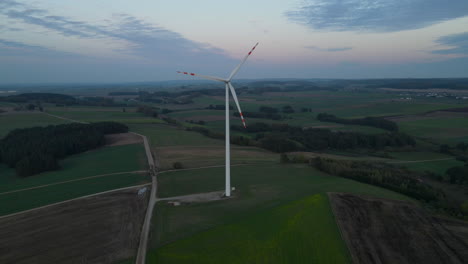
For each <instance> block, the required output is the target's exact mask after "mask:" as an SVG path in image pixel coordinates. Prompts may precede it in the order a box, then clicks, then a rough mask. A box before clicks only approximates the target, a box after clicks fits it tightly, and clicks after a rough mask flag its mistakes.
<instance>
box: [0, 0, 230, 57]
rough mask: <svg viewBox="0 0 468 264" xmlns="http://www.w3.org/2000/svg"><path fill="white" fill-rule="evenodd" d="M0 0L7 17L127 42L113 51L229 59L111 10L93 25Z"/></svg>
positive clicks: (63, 31) (65, 32) (77, 34)
mask: <svg viewBox="0 0 468 264" xmlns="http://www.w3.org/2000/svg"><path fill="white" fill-rule="evenodd" d="M2 1H4V2H1V4H0V14H3V15H5V16H7V17H8V18H9V19H13V20H16V21H20V22H23V23H26V24H30V25H36V26H41V27H43V28H46V29H49V30H51V31H53V32H56V33H58V34H61V35H63V36H65V37H74V38H83V39H109V40H123V41H125V42H126V43H128V45H127V46H125V47H121V48H120V49H119V50H115V51H116V52H118V53H123V54H127V55H132V56H136V57H139V58H141V59H142V60H144V61H146V62H150V61H153V62H155V63H164V62H170V61H178V62H189V61H191V60H192V61H193V60H194V59H198V60H199V61H200V62H203V61H204V62H206V63H209V62H213V63H214V62H219V61H220V60H224V61H230V58H229V56H228V55H227V54H226V52H225V51H223V50H221V49H219V48H215V47H213V46H211V45H208V44H205V43H199V42H195V41H191V40H189V39H187V38H184V37H183V36H182V35H180V34H179V33H177V32H173V31H170V30H168V29H165V28H163V27H160V26H157V25H154V24H151V23H148V22H145V21H144V20H142V19H139V18H137V17H134V16H131V15H128V14H114V15H113V16H112V18H111V19H110V20H107V22H106V23H103V24H101V25H97V24H90V23H88V22H85V21H79V20H76V19H72V18H69V17H64V16H57V15H54V14H51V13H50V12H49V11H47V10H45V9H41V8H35V7H32V6H29V5H26V4H22V3H19V2H17V1H14V0H2Z"/></svg>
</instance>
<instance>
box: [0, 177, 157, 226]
mask: <svg viewBox="0 0 468 264" xmlns="http://www.w3.org/2000/svg"><path fill="white" fill-rule="evenodd" d="M150 184H151V183H149V182H148V183H145V184H140V185H133V186H129V187H124V188H119V189H113V190H108V191H104V192H99V193H93V194H89V195H85V196H80V197H77V198H73V199H69V200H65V201H61V202H58V203H53V204H48V205H44V206H40V207H36V208H32V209H28V210H25V211H21V212H16V213H13V214H9V215H2V216H0V219H3V218H7V217H11V216H15V215H19V214H23V213H27V212H32V211H36V210H40V209H44V208H47V207H51V206H55V205H59V204H64V203H68V202H71V201H76V200H80V199H84V198H89V197H93V196H98V195H101V194H106V193H112V192H120V191H124V190H128V189H133V188H135V189H136V188H141V187H145V186H147V185H150Z"/></svg>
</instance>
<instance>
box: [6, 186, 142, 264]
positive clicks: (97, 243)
mask: <svg viewBox="0 0 468 264" xmlns="http://www.w3.org/2000/svg"><path fill="white" fill-rule="evenodd" d="M69 187H71V186H69ZM77 187H78V188H84V187H85V186H77ZM74 189H75V188H68V189H67V190H68V191H74ZM140 190H141V187H139V188H130V189H127V190H124V191H118V192H110V193H106V194H101V195H98V196H93V197H87V198H83V199H79V200H74V201H71V202H68V203H63V204H58V205H52V206H49V207H46V208H40V209H37V210H34V211H29V212H26V213H23V214H17V215H14V216H8V217H0V263H17V264H25V263H37V264H47V263H64V264H67V263H112V262H115V261H119V260H122V259H127V258H130V257H132V256H134V255H135V254H136V250H137V247H138V244H139V241H140V231H141V225H142V222H143V218H144V215H145V212H146V206H147V203H148V196H149V195H148V194H149V192H148V191H146V192H144V193H143V194H141V193H139V191H140ZM31 195H32V194H31ZM29 199H32V200H34V199H36V197H34V196H29Z"/></svg>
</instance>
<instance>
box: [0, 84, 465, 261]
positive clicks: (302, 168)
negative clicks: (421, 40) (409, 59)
mask: <svg viewBox="0 0 468 264" xmlns="http://www.w3.org/2000/svg"><path fill="white" fill-rule="evenodd" d="M249 86H250V85H249ZM252 86H253V87H249V88H242V89H241V90H240V91H239V93H238V96H239V98H240V101H241V107H242V110H243V111H244V112H246V113H248V112H252V113H254V114H255V113H259V112H260V111H261V110H260V107H261V106H268V107H271V108H275V109H276V110H275V109H274V111H277V114H278V115H279V118H276V117H275V119H273V118H264V117H258V116H257V117H255V118H253V117H249V116H248V114H245V117H246V121H247V125H248V126H249V127H250V126H252V125H253V124H255V123H265V124H276V125H277V126H276V127H280V124H288V125H289V126H291V127H292V126H294V127H295V128H291V130H294V129H296V128H301V129H300V130H302V129H309V128H312V129H319V128H320V129H323V130H330V131H331V133H337V132H343V133H344V134H343V135H346V133H350V132H351V133H350V134H352V133H355V134H359V135H361V134H362V135H363V136H362V138H372V137H375V136H377V135H382V134H391V133H392V132H389V131H388V130H384V129H382V128H378V127H372V126H366V125H362V124H361V125H356V124H343V123H333V122H322V121H320V120H318V119H317V115H318V114H319V113H328V114H333V115H336V116H337V117H339V118H345V119H356V118H365V117H367V116H372V117H379V118H385V119H386V120H390V121H392V122H395V124H397V125H398V127H399V131H400V132H403V133H406V134H408V135H409V136H410V137H414V142H415V144H414V145H412V144H406V145H405V144H400V145H399V144H393V145H389V146H383V147H379V148H375V149H373V148H370V147H362V146H361V147H348V148H333V147H328V148H322V149H313V148H312V149H307V148H305V147H304V146H305V145H304V144H302V141H299V140H301V137H300V136H297V134H296V136H297V137H296V138H295V140H294V144H296V145H297V146H299V147H298V148H296V149H295V150H294V151H291V152H287V153H286V154H287V157H288V159H289V160H286V161H285V160H283V159H282V158H281V159H280V153H274V152H271V151H269V150H267V149H266V148H264V145H262V144H261V142H262V139H263V138H265V137H267V136H268V134H269V133H270V132H269V131H260V132H248V131H246V130H242V129H232V135H234V137H242V138H247V139H248V140H250V141H248V143H245V144H237V143H238V141H236V144H237V145H236V144H232V145H231V155H232V157H231V162H232V165H233V166H232V169H231V173H232V174H231V177H232V186H234V187H235V191H233V197H232V198H229V199H222V200H217V201H209V202H202V203H197V202H182V204H181V205H178V206H174V205H173V204H172V203H170V202H168V201H171V197H175V196H181V195H191V194H203V193H208V192H214V191H221V190H223V189H224V167H223V165H224V151H225V150H224V138H223V133H224V126H225V124H224V108H222V107H219V105H221V106H224V96H220V95H219V94H218V91H210V90H209V89H207V90H208V92H203V89H201V90H199V91H197V92H196V93H194V94H190V92H189V91H187V89H186V88H180V89H178V88H175V89H168V91H170V92H169V95H168V96H167V97H164V98H162V97H161V98H159V97H155V98H152V99H153V100H150V101H147V102H139V101H138V99H140V97H139V95H132V96H131V98H132V103H128V105H125V103H126V102H130V101H128V99H129V98H130V97H129V98H126V99H127V100H126V99H125V96H121V97H119V98H118V101H116V102H115V103H116V105H117V104H118V105H119V106H112V105H111V106H90V105H67V106H57V105H45V106H44V110H45V112H47V113H49V114H52V115H56V116H58V117H63V118H65V119H71V120H78V121H81V122H98V121H116V122H121V123H124V124H126V125H128V127H129V129H130V131H132V132H136V133H139V134H142V135H145V136H146V137H147V138H148V140H149V143H150V146H151V150H152V153H153V154H154V155H155V157H156V158H157V160H158V163H159V164H160V167H159V170H160V173H159V174H158V176H157V179H158V198H161V199H162V198H164V199H167V200H159V201H158V202H157V203H156V205H155V210H154V211H153V217H152V220H151V223H152V227H151V233H150V238H149V247H148V252H147V263H219V262H221V261H224V262H227V263H251V262H256V263H285V262H289V263H310V261H311V260H313V261H314V263H351V255H352V254H351V255H350V253H349V250H348V249H349V245H346V243H345V241H344V240H343V239H342V238H341V236H340V229H339V227H338V225H337V224H336V222H335V216H334V213H333V211H332V210H331V206H330V202H329V198H328V195H327V193H329V192H339V193H352V194H357V195H364V196H366V197H379V198H386V199H393V200H400V201H401V200H402V201H408V202H409V204H412V205H413V206H415V207H417V206H419V205H423V206H424V207H430V208H429V209H430V210H432V211H430V212H436V213H440V214H443V213H446V211H444V210H445V209H443V208H442V209H441V208H439V207H436V208H432V207H431V206H439V205H438V204H435V203H434V204H430V205H428V204H426V203H425V202H424V201H416V200H413V199H411V198H409V197H407V196H405V195H403V194H400V193H396V192H393V191H390V190H388V189H384V188H380V187H376V186H373V185H369V184H364V183H360V182H357V181H354V180H350V179H346V178H343V177H336V176H332V175H329V174H326V173H324V172H321V171H319V170H317V169H315V168H313V167H311V166H309V163H311V161H310V160H311V159H312V158H315V157H323V158H332V159H335V160H343V161H345V160H353V161H366V162H375V163H380V164H383V163H386V164H390V165H391V166H394V168H395V170H398V169H399V168H401V167H406V168H408V169H410V170H411V171H416V172H421V173H422V174H415V175H417V177H418V178H417V180H418V181H420V182H424V184H425V183H428V184H430V185H431V186H433V187H434V188H439V187H440V188H441V189H443V190H444V192H450V194H449V195H446V197H447V200H444V202H446V203H452V202H453V205H454V206H456V207H457V208H459V206H460V205H461V204H462V203H463V202H464V201H465V200H468V198H467V196H466V193H464V192H463V189H462V187H459V186H456V185H454V184H450V183H447V182H446V181H444V182H442V181H436V180H435V176H431V177H429V176H427V175H426V174H423V173H425V172H426V171H428V172H431V173H433V174H434V175H440V177H441V178H443V179H448V176H447V174H446V171H447V170H448V169H450V168H452V167H456V166H463V165H464V164H465V163H464V162H463V161H462V160H460V156H461V157H463V156H464V155H465V156H466V154H464V152H463V150H461V149H460V148H457V147H456V145H455V144H458V142H460V141H464V140H465V137H466V134H467V133H468V131H465V130H466V127H468V125H467V124H466V122H465V121H466V116H465V114H464V113H453V112H443V113H441V112H439V111H436V112H434V111H435V110H441V109H448V108H460V107H465V106H468V103H466V102H465V101H460V100H456V99H455V98H454V97H444V98H428V97H425V96H419V95H417V94H412V95H408V96H406V95H405V96H404V97H405V98H406V97H412V99H411V100H408V99H405V98H402V95H400V93H399V92H394V91H388V90H378V89H376V90H371V89H354V88H353V89H338V88H331V89H328V88H327V87H326V86H327V85H326V84H324V85H323V87H321V88H320V89H310V90H303V91H287V90H281V91H263V92H257V90H256V86H255V84H252ZM195 87H196V86H195ZM213 87H214V86H209V87H208V88H213ZM245 87H247V86H245ZM279 87H281V85H279ZM281 89H283V88H281ZM156 91H157V90H156ZM82 92H83V94H85V93H86V95H89V94H93V95H98V96H105V95H106V92H107V90H99V89H97V88H96V90H95V91H91V90H87V91H82ZM179 92H180V93H181V95H180V96H179V97H178V96H177V93H179ZM74 94H75V95H79V92H77V91H75V92H74ZM142 94H143V95H145V96H148V94H151V91H148V92H146V91H145V92H144V93H142ZM141 98H144V97H143V96H142V97H141ZM135 99H136V100H135ZM121 104H123V105H121ZM139 105H144V107H145V109H147V110H150V112H149V114H148V113H144V111H143V112H137V108H138V106H139ZM210 105H211V106H210ZM233 106H234V105H233ZM234 107H235V106H234ZM216 109H218V110H216ZM235 111H237V110H236V109H233V110H232V111H231V113H230V115H231V116H232V120H231V125H233V126H240V124H241V123H240V119H238V118H237V117H233V115H232V114H233V112H235ZM155 112H156V113H158V115H154V113H155ZM14 115H15V114H10V113H9V114H3V116H1V117H0V118H3V117H7V118H10V116H14ZM17 115H21V114H17ZM24 115H29V117H24V124H26V125H25V126H27V123H28V118H29V119H30V120H33V118H32V116H39V117H41V118H43V119H40V120H42V121H41V122H39V120H38V125H47V124H48V123H50V124H54V122H58V123H60V122H68V120H63V119H60V118H54V117H52V116H47V115H45V114H40V113H36V112H31V113H28V114H24ZM0 120H1V119H0ZM4 120H7V119H4ZM13 123H15V122H13ZM15 126H18V127H22V126H23V125H22V123H21V122H18V123H15V124H14V125H13V124H12V125H10V127H6V126H5V129H4V131H5V132H3V133H4V134H6V133H7V132H8V131H9V130H11V129H14V128H15ZM2 128H3V127H2ZM300 130H299V129H297V131H300ZM207 131H208V132H207ZM0 132H1V131H0ZM275 133H276V134H275ZM275 133H272V134H274V136H276V137H284V136H288V135H289V134H287V133H286V132H284V131H280V130H278V131H276V132H275ZM355 134H352V135H355ZM234 139H235V138H234ZM234 139H231V141H232V142H233V143H234ZM337 140H338V139H337ZM391 140H394V141H398V140H400V139H398V138H397V139H391ZM465 141H466V140H465ZM241 143H242V142H241ZM443 144H448V146H447V147H446V149H447V150H446V151H445V152H443V153H442V152H441V151H440V150H441V146H442V145H443ZM457 158H458V159H457ZM280 161H281V162H280ZM60 165H61V167H62V169H61V170H60V171H53V172H46V173H42V174H40V175H36V176H34V177H29V178H17V177H16V176H15V175H14V171H13V170H12V169H9V168H6V167H5V166H3V165H0V174H1V175H2V177H1V179H0V183H1V185H0V203H1V204H3V205H5V206H2V211H1V212H0V213H1V214H3V215H4V214H9V213H12V212H18V211H22V210H27V209H30V208H35V207H38V206H43V205H47V204H51V203H55V202H58V201H63V200H68V199H73V198H77V197H81V196H84V195H88V194H93V193H98V192H102V191H108V190H113V189H117V188H122V187H127V186H134V185H139V184H145V183H148V182H149V181H150V178H149V177H148V175H147V173H146V170H147V169H148V168H147V165H146V161H145V155H144V150H143V147H142V145H141V144H130V145H123V146H111V147H109V146H107V147H103V148H99V149H96V150H93V151H89V152H86V153H82V154H78V155H74V156H71V157H68V158H66V159H64V160H61V161H60ZM176 165H177V166H176ZM382 166H383V165H382ZM114 173H117V174H114ZM95 176H96V177H95ZM415 177H416V176H415ZM36 187H40V188H36ZM23 189H24V190H23ZM20 190H21V191H20ZM29 197H35V199H34V201H32V200H31V199H28V198H29ZM444 197H445V196H444ZM449 209H450V210H451V208H449ZM447 210H448V209H447ZM457 210H459V209H457ZM456 212H460V211H456ZM221 242H222V243H221ZM114 260H115V263H133V262H134V255H133V253H132V254H130V253H129V254H127V255H125V256H123V255H122V256H121V257H119V259H117V258H116V259H113V261H114Z"/></svg>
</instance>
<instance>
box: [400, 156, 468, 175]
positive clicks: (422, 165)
mask: <svg viewBox="0 0 468 264" xmlns="http://www.w3.org/2000/svg"><path fill="white" fill-rule="evenodd" d="M463 164H464V163H463V162H461V161H458V160H455V159H452V160H438V161H430V162H418V163H406V164H400V165H404V166H405V167H407V168H408V169H410V170H414V171H422V172H424V171H430V172H433V173H437V174H440V175H444V174H445V172H446V171H447V170H448V169H450V168H452V167H456V166H463Z"/></svg>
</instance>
